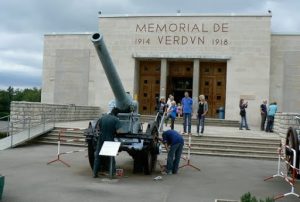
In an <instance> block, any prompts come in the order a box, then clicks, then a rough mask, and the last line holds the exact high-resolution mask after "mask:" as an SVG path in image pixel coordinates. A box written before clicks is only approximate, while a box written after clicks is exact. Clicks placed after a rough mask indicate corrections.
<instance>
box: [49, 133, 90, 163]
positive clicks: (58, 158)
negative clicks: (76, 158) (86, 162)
mask: <svg viewBox="0 0 300 202" xmlns="http://www.w3.org/2000/svg"><path fill="white" fill-rule="evenodd" d="M67 130H74V131H75V130H80V129H78V128H73V129H67V128H65V129H61V130H60V131H59V133H58V141H57V158H56V159H54V160H52V161H49V162H48V163H47V165H49V164H51V163H54V162H56V161H59V162H61V163H63V164H65V165H66V166H67V167H71V166H70V165H69V164H68V163H66V162H65V161H63V160H61V158H60V156H62V155H64V154H73V153H77V152H83V151H87V149H80V150H74V151H67V152H60V147H61V142H76V141H79V140H83V139H71V140H64V139H62V137H63V133H64V132H65V131H67Z"/></svg>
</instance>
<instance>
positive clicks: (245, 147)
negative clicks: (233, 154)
mask: <svg viewBox="0 0 300 202" xmlns="http://www.w3.org/2000/svg"><path fill="white" fill-rule="evenodd" d="M191 147H198V148H210V149H217V148H222V149H228V148H235V149H240V150H247V151H249V150H253V151H257V150H260V151H276V150H277V147H273V146H268V145H265V146H264V147H262V146H257V145H234V144H220V143H213V144H209V143H206V142H204V143H192V144H191Z"/></svg>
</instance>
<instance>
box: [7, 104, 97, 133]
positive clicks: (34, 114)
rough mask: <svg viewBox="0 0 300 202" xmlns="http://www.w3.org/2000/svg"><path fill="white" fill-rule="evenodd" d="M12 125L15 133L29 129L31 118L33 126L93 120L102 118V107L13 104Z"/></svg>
mask: <svg viewBox="0 0 300 202" xmlns="http://www.w3.org/2000/svg"><path fill="white" fill-rule="evenodd" d="M10 115H11V123H14V124H13V128H14V131H15V130H18V129H21V128H24V127H27V126H28V124H29V123H28V122H29V119H28V120H26V119H27V118H30V124H31V125H37V124H39V123H43V122H44V121H46V122H49V121H51V122H52V121H55V122H67V121H80V120H92V119H96V118H98V117H100V115H101V109H100V107H91V106H76V105H57V104H45V103H38V102H23V101H22V102H16V101H13V102H11V105H10Z"/></svg>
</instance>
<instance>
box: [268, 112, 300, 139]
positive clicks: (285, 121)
mask: <svg viewBox="0 0 300 202" xmlns="http://www.w3.org/2000/svg"><path fill="white" fill-rule="evenodd" d="M296 116H299V117H300V114H299V113H285V112H279V113H276V115H275V122H274V132H275V133H277V134H279V135H280V136H281V137H286V133H287V130H288V128H289V127H299V126H298V122H297V121H296V120H295V117H296Z"/></svg>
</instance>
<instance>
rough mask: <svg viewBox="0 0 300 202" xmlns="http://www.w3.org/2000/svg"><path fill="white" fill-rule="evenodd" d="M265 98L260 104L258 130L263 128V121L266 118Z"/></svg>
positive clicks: (264, 121)
mask: <svg viewBox="0 0 300 202" xmlns="http://www.w3.org/2000/svg"><path fill="white" fill-rule="evenodd" d="M267 109H268V108H267V100H264V101H263V103H262V104H261V105H260V115H261V123H260V130H262V131H264V130H265V123H266V119H267V113H268V112H267Z"/></svg>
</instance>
